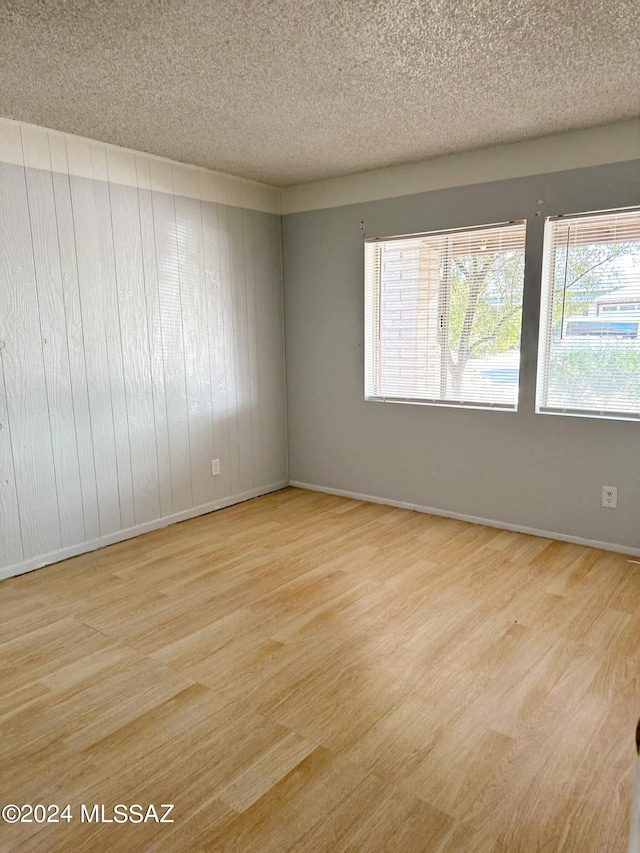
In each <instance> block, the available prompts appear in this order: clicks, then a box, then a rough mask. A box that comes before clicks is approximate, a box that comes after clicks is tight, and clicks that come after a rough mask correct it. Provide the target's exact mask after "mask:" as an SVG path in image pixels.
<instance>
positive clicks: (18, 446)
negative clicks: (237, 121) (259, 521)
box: [0, 120, 287, 577]
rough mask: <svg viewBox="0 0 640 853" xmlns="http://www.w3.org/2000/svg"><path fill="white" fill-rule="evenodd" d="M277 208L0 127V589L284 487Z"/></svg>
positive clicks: (243, 191)
mask: <svg viewBox="0 0 640 853" xmlns="http://www.w3.org/2000/svg"><path fill="white" fill-rule="evenodd" d="M274 193H277V191H275V190H271V188H268V187H261V186H260V185H255V184H251V183H250V182H243V181H241V180H239V179H234V178H230V177H226V176H223V175H218V174H216V173H211V172H207V171H205V170H201V169H196V168H192V167H188V166H183V165H181V164H177V163H171V162H168V161H163V160H159V159H157V158H153V157H149V156H146V155H142V154H140V155H139V154H136V153H134V152H130V151H126V150H124V149H117V148H114V147H112V146H106V145H102V144H100V143H93V142H90V141H88V140H83V139H79V138H76V137H71V136H68V135H65V134H60V133H56V132H53V131H47V130H45V129H40V128H35V127H32V126H28V125H20V124H18V123H16V122H9V121H4V120H0V577H2V576H8V575H11V574H15V573H18V572H20V571H26V570H28V569H31V568H35V567H36V566H39V565H43V564H45V563H47V562H52V561H54V560H56V559H62V558H64V557H65V556H70V555H71V554H74V553H78V552H80V551H83V550H89V549H90V548H94V547H98V546H99V545H102V544H107V543H108V542H112V541H117V540H118V539H122V538H125V537H126V536H129V535H133V534H135V533H137V532H143V531H144V530H147V529H152V528H153V527H157V526H160V525H161V524H164V523H168V522H169V521H173V520H179V519H180V518H186V517H190V516H192V515H196V514H198V513H200V512H206V511H209V510H211V509H214V508H217V507H219V506H225V505H228V504H230V503H234V502H236V501H237V500H242V499H244V498H247V497H251V496H254V495H257V494H262V493H264V492H267V491H269V490H271V489H274V488H279V487H281V486H283V485H286V482H287V454H286V434H285V432H286V426H285V401H284V367H283V348H284V342H283V324H282V276H281V259H280V220H279V216H278V215H277V210H278V207H277V204H278V199H276V198H275V197H274ZM217 458H218V459H220V460H221V473H220V475H219V476H218V477H215V478H214V477H212V476H211V460H212V459H217Z"/></svg>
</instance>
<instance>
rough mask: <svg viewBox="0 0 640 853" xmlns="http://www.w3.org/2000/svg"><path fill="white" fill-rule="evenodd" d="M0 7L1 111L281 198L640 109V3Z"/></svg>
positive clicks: (197, 1)
mask: <svg viewBox="0 0 640 853" xmlns="http://www.w3.org/2000/svg"><path fill="white" fill-rule="evenodd" d="M0 9H1V10H2V26H1V27H0V73H1V75H2V82H3V85H2V87H1V90H0V114H1V115H4V116H7V117H9V118H13V119H20V120H22V121H27V122H32V123H34V124H39V125H43V126H46V127H51V128H55V129H58V130H63V131H67V132H70V133H75V134H79V135H81V136H88V137H91V138H93V139H98V140H101V141H103V142H111V143H115V144H117V145H123V146H126V147H129V148H135V149H138V150H141V151H146V152H149V153H153V154H158V155H161V156H165V157H169V158H172V159H175V160H181V161H184V162H188V163H193V164H196V165H200V166H206V167H208V168H212V169H217V170H220V171H224V172H229V173H231V174H236V175H241V176H243V177H247V178H253V179H255V180H259V181H264V182H267V183H271V184H275V185H279V186H287V185H292V184H297V183H302V182H307V181H312V180H317V179H322V178H326V177H331V176H334V175H340V174H349V173H353V172H358V171H363V170H367V169H373V168H378V167H383V166H389V165H394V164H397V163H402V162H407V161H412V160H421V159H426V158H430V157H435V156H439V155H443V154H450V153H453V152H456V151H463V150H469V149H474V148H479V147H483V146H487V145H492V144H495V143H500V142H508V141H515V140H519V139H523V138H527V137H534V136H542V135H545V134H549V133H555V132H560V131H565V130H569V129H573V128H579V127H588V126H592V125H599V124H606V123H608V122H612V121H616V120H620V119H625V118H632V117H635V116H637V115H639V114H640V14H639V7H638V0H430V1H429V0H386V2H383V1H382V0H343V2H338V0H280V2H273V0H244V2H240V0H225V2H211V0H183V2H178V0H165V2H159V1H158V0H157V1H156V2H151V0H137V1H136V2H132V0H104V2H93V0H84V2H80V0H66V2H65V0H47V2H44V0H41V2H34V0H23V1H22V2H20V1H19V0H18V2H4V3H2V5H1V6H0Z"/></svg>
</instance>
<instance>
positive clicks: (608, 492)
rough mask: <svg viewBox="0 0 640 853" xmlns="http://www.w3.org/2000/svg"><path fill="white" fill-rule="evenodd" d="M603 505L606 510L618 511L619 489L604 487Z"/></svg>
mask: <svg viewBox="0 0 640 853" xmlns="http://www.w3.org/2000/svg"><path fill="white" fill-rule="evenodd" d="M601 503H602V506H603V507H606V509H616V507H617V506H618V489H617V488H616V487H615V486H603V487H602V502H601Z"/></svg>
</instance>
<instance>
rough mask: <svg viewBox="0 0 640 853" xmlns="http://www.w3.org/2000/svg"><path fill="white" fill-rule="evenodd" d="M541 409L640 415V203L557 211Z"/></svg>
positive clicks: (546, 275)
mask: <svg viewBox="0 0 640 853" xmlns="http://www.w3.org/2000/svg"><path fill="white" fill-rule="evenodd" d="M542 275H543V281H542V306H541V317H540V347H539V357H538V401H537V410H538V411H539V412H555V413H566V414H577V415H591V416H595V417H619V418H638V417H640V210H619V211H609V212H606V213H596V214H583V215H579V216H561V217H552V218H550V219H548V220H547V222H546V225H545V250H544V264H543V274H542Z"/></svg>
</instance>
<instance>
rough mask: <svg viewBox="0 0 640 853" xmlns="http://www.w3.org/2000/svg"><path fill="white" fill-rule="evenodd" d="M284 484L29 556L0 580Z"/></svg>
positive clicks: (3, 572)
mask: <svg viewBox="0 0 640 853" xmlns="http://www.w3.org/2000/svg"><path fill="white" fill-rule="evenodd" d="M288 485H289V481H288V480H282V481H281V482H279V483H271V484H270V485H268V486H259V487H258V488H257V489H250V490H249V491H246V492H241V493H240V494H237V495H230V496H229V497H226V498H223V499H222V500H219V501H212V502H211V503H207V504H201V505H200V506H196V507H192V508H191V509H186V510H184V511H183V512H176V513H173V515H167V516H165V517H164V518H156V519H154V520H153V521H147V522H145V523H144V524H138V525H136V526H135V527H128V528H127V529H126V530H118V531H117V532H116V533H110V534H109V535H108V536H101V537H100V538H99V539H92V540H90V541H89V542H79V543H78V544H77V545H70V546H69V547H68V548H62V549H60V550H59V551H52V552H51V553H49V554H42V555H40V556H39V557H32V558H31V559H29V560H25V561H24V562H22V563H16V564H15V565H13V566H7V567H5V568H3V569H0V580H3V579H4V578H12V577H15V576H16V575H23V574H25V572H32V571H33V570H34V569H41V568H42V567H43V566H48V565H50V564H51V563H59V562H60V561H61V560H68V559H69V557H76V556H78V554H86V553H88V552H89V551H97V550H98V549H99V548H106V546H107V545H114V544H115V543H116V542H124V540H125V539H133V538H134V537H135V536H140V535H142V534H143V533H150V532H151V531H152V530H159V529H160V528H162V527H168V526H169V525H170V524H176V523H177V522H179V521H187V520H188V519H190V518H195V517H196V516H198V515H206V514H207V513H209V512H215V511H216V510H217V509H224V508H225V507H228V506H233V504H239V503H242V502H243V501H248V500H250V499H251V498H259V497H260V496H261V495H268V494H269V493H270V492H277V491H279V490H280V489H286V488H287V486H288Z"/></svg>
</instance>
